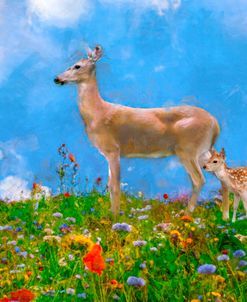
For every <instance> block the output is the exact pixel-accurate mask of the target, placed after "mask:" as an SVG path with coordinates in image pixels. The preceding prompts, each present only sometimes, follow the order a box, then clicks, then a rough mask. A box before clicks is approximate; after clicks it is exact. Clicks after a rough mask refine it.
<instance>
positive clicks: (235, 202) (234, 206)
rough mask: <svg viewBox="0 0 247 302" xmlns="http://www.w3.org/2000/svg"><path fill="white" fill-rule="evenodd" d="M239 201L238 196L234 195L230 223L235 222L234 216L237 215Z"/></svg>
mask: <svg viewBox="0 0 247 302" xmlns="http://www.w3.org/2000/svg"><path fill="white" fill-rule="evenodd" d="M239 201H240V196H239V195H238V194H235V195H234V203H233V216H232V222H235V221H236V214H237V209H238V205H239Z"/></svg>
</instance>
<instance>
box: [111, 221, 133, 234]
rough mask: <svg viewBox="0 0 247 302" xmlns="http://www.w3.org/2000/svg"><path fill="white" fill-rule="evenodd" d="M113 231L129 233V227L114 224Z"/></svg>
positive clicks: (126, 224)
mask: <svg viewBox="0 0 247 302" xmlns="http://www.w3.org/2000/svg"><path fill="white" fill-rule="evenodd" d="M112 229H113V231H125V232H130V231H131V225H129V224H128V223H125V222H123V223H115V224H114V225H113V226H112Z"/></svg>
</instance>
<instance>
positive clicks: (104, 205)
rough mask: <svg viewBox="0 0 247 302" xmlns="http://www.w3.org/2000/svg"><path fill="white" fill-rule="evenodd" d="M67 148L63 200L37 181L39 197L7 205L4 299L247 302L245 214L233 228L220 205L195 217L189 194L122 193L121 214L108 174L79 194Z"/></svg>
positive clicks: (204, 207) (0, 249) (0, 260)
mask: <svg viewBox="0 0 247 302" xmlns="http://www.w3.org/2000/svg"><path fill="white" fill-rule="evenodd" d="M66 148H67V147H66V146H65V145H63V146H62V147H60V149H59V154H60V156H61V159H62V161H61V164H59V165H58V169H57V173H58V176H59V179H60V188H61V189H60V193H59V194H56V195H49V194H47V192H43V191H42V186H41V185H39V184H34V186H33V194H32V198H30V199H28V200H25V201H23V202H12V203H5V202H1V207H0V217H1V218H0V221H1V223H0V272H1V274H0V301H5V302H6V301H20V302H27V301H42V302H43V301H44V302H45V301H102V302H103V301H128V302H132V301H133V302H134V301H154V302H155V301H172V302H175V301H190V302H199V301H216V302H220V301H222V302H223V301H226V302H229V301H239V302H240V301H241V302H244V301H247V298H246V297H247V278H246V276H247V256H246V252H247V220H245V219H242V218H244V217H243V214H242V213H243V209H242V208H241V209H240V212H239V214H238V220H237V222H236V223H230V222H224V221H223V220H222V212H221V204H220V203H219V202H214V201H205V202H204V203H203V204H200V205H199V206H198V207H197V208H196V210H195V211H194V213H193V215H191V216H189V215H187V214H186V212H185V208H186V197H185V196H182V197H181V198H180V197H179V196H178V197H176V198H175V197H172V196H171V197H170V196H169V193H163V197H162V200H151V199H146V198H145V196H143V195H141V194H140V195H141V197H136V196H129V195H128V194H123V196H122V203H121V213H120V215H119V216H118V217H114V216H112V214H111V212H110V197H109V195H108V193H107V191H106V190H104V189H103V188H102V184H101V183H102V182H101V178H100V177H98V178H96V179H95V186H94V187H93V189H92V190H91V192H89V193H78V191H77V186H76V184H77V182H78V179H77V170H78V169H79V167H78V165H77V163H76V159H75V157H74V156H73V155H72V154H70V153H69V151H68V150H67V149H66ZM65 190H66V191H65ZM37 194H39V195H38V197H37ZM230 198H231V199H232V197H231V196H230Z"/></svg>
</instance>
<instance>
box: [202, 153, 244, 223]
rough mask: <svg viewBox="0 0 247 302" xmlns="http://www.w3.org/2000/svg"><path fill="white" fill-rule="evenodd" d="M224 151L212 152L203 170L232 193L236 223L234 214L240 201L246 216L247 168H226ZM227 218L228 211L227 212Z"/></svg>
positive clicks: (233, 218) (234, 217) (233, 219)
mask: <svg viewBox="0 0 247 302" xmlns="http://www.w3.org/2000/svg"><path fill="white" fill-rule="evenodd" d="M225 161H226V155H225V150H224V148H222V150H221V151H220V153H218V152H216V151H215V150H213V151H212V156H211V158H210V159H209V160H208V162H207V163H206V164H205V165H204V167H203V168H204V169H205V170H207V171H210V172H213V173H214V174H215V175H216V176H217V177H218V178H219V179H220V180H221V182H223V183H224V184H225V186H226V187H227V188H228V190H229V191H231V192H232V193H234V203H233V217H232V221H233V222H235V221H236V212H237V209H238V205H239V201H240V199H242V200H243V203H244V208H245V211H246V215H247V167H241V168H234V169H232V168H228V167H227V165H226V163H225ZM228 217H229V211H228Z"/></svg>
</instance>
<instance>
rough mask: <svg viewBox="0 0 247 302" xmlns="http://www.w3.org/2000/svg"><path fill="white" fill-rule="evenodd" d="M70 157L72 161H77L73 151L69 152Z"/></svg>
mask: <svg viewBox="0 0 247 302" xmlns="http://www.w3.org/2000/svg"><path fill="white" fill-rule="evenodd" d="M69 159H70V161H71V162H72V163H75V156H74V154H72V153H69Z"/></svg>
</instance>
